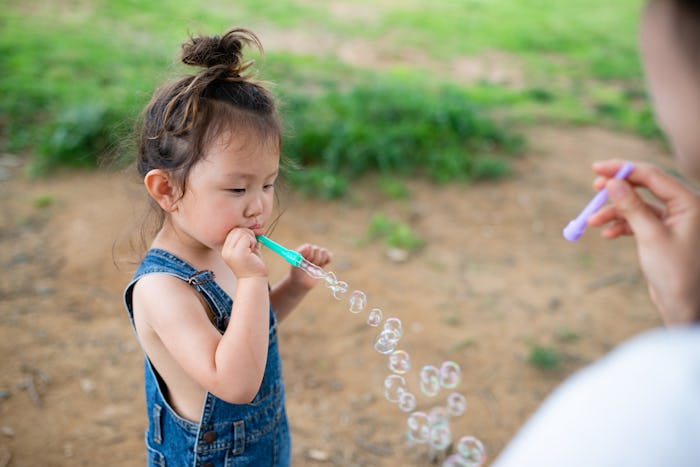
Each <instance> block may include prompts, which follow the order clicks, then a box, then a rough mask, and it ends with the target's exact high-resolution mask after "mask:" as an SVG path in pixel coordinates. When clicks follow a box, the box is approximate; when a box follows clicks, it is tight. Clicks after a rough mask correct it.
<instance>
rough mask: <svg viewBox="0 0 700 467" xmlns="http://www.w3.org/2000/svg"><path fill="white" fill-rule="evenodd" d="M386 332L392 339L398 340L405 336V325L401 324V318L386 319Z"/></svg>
mask: <svg viewBox="0 0 700 467" xmlns="http://www.w3.org/2000/svg"><path fill="white" fill-rule="evenodd" d="M384 332H386V333H387V335H389V336H393V337H391V339H392V340H395V341H396V342H398V341H399V339H401V336H403V326H402V325H401V320H400V319H399V318H388V319H387V320H386V321H384Z"/></svg>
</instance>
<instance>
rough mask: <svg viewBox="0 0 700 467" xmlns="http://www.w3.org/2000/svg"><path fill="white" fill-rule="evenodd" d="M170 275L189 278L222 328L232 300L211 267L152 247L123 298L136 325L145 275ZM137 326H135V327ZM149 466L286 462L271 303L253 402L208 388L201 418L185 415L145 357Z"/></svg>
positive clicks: (287, 444)
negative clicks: (228, 398) (136, 294)
mask: <svg viewBox="0 0 700 467" xmlns="http://www.w3.org/2000/svg"><path fill="white" fill-rule="evenodd" d="M153 273H164V274H170V275H173V276H175V277H178V278H180V279H182V280H183V281H186V282H188V283H189V284H190V285H192V287H194V289H195V290H196V291H197V292H198V293H199V294H201V296H202V297H203V298H204V299H205V300H206V302H207V303H208V304H209V307H210V309H211V312H212V313H213V315H214V317H215V320H216V327H217V329H218V330H219V331H220V332H222V333H223V332H224V330H225V329H226V325H227V324H228V320H229V317H230V315H231V306H232V304H233V301H232V300H231V297H229V296H228V294H227V293H226V292H224V291H223V290H222V289H221V288H220V287H219V286H218V285H217V283H216V282H215V281H214V275H213V273H212V272H210V271H197V270H195V269H194V268H193V267H192V266H191V265H189V264H187V263H186V262H184V261H183V260H181V259H180V258H178V257H176V256H175V255H173V254H171V253H168V252H167V251H164V250H159V249H151V250H149V251H148V253H147V254H146V257H145V258H144V259H143V262H142V263H141V265H140V266H139V268H138V270H137V271H136V274H134V278H133V279H132V281H131V283H129V285H128V286H127V288H126V290H125V291H124V302H125V305H126V308H127V310H128V312H129V317H130V318H131V324H132V325H134V316H133V301H132V293H133V288H134V284H135V283H136V281H138V280H139V279H140V278H141V277H142V276H144V275H146V274H153ZM134 329H135V327H134ZM144 367H145V389H146V408H147V411H148V430H147V431H146V448H147V451H148V465H149V466H159V467H166V466H167V467H173V466H177V467H180V466H182V467H224V466H243V465H249V466H288V465H289V464H290V455H291V453H290V448H291V446H290V444H291V443H290V437H289V427H288V425H287V415H286V412H285V408H284V381H283V380H282V366H281V361H280V355H279V350H278V348H277V320H276V318H275V315H274V313H273V312H272V308H270V344H269V348H268V351H267V364H266V366H265V374H264V376H263V380H262V384H261V385H260V389H259V390H258V393H257V395H256V396H255V399H253V401H252V402H251V403H250V404H241V405H238V404H230V403H228V402H225V401H223V400H221V399H219V398H217V397H216V396H214V395H212V394H210V393H207V396H206V400H205V403H204V407H202V415H201V419H200V420H199V422H198V423H195V422H191V421H189V420H185V419H184V418H182V417H180V416H179V415H178V414H177V413H175V411H174V410H173V409H172V407H171V406H170V404H169V403H168V401H167V400H166V398H165V397H163V394H164V390H165V389H166V388H165V387H164V383H163V380H162V379H161V377H160V375H159V374H158V373H157V371H156V370H155V368H154V367H153V366H152V365H151V362H150V361H149V360H148V358H147V357H146V358H145V363H144Z"/></svg>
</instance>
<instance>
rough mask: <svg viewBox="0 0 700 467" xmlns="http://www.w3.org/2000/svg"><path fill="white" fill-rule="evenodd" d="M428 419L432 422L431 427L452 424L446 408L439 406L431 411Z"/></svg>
mask: <svg viewBox="0 0 700 467" xmlns="http://www.w3.org/2000/svg"><path fill="white" fill-rule="evenodd" d="M428 419H429V420H430V426H437V425H447V424H448V423H450V413H449V411H448V410H447V409H446V408H445V407H442V406H440V405H438V406H436V407H433V408H432V409H430V412H428Z"/></svg>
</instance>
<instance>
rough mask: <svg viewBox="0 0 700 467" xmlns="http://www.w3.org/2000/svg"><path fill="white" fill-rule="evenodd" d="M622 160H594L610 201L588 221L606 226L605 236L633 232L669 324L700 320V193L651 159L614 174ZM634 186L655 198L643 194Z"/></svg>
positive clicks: (599, 182) (598, 184)
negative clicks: (628, 171)
mask: <svg viewBox="0 0 700 467" xmlns="http://www.w3.org/2000/svg"><path fill="white" fill-rule="evenodd" d="M622 164H623V161H618V160H608V161H599V162H596V163H594V164H593V170H594V171H595V172H596V173H597V174H598V175H599V178H598V179H596V181H595V182H594V187H595V188H596V189H601V188H603V187H605V188H606V189H607V190H608V195H609V199H610V201H612V204H611V205H607V206H605V207H603V208H602V209H601V210H600V211H598V212H597V213H596V214H595V215H593V216H591V218H590V219H589V221H588V224H589V225H591V226H595V227H600V226H604V225H605V227H604V228H603V230H602V232H601V235H602V236H603V237H605V238H610V239H614V238H618V237H620V236H624V235H633V236H634V238H635V240H636V242H637V253H638V255H639V263H640V265H641V268H642V272H643V273H644V276H645V277H646V279H647V283H648V286H649V292H650V295H651V299H652V301H653V302H654V304H655V305H656V307H657V308H658V310H659V312H660V313H661V317H662V319H663V320H664V322H665V323H666V324H667V325H676V324H688V323H691V322H695V321H700V195H699V194H698V193H697V192H695V191H694V190H692V189H691V188H690V187H688V186H687V185H685V184H684V183H682V182H681V181H680V180H678V179H676V178H674V177H672V176H670V175H668V174H666V173H665V172H663V171H662V170H661V169H659V168H658V167H656V166H654V165H651V164H645V163H636V164H635V166H634V170H633V171H632V173H631V174H630V175H629V176H628V177H627V179H626V180H617V179H614V178H612V177H613V175H614V174H615V173H616V172H617V170H618V169H619V168H620V167H621V166H622ZM635 188H646V189H647V190H648V191H649V192H650V193H651V194H652V195H653V197H654V198H655V199H643V198H642V197H640V196H639V193H637V192H636V190H635ZM606 224H607V225H606Z"/></svg>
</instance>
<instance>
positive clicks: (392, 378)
mask: <svg viewBox="0 0 700 467" xmlns="http://www.w3.org/2000/svg"><path fill="white" fill-rule="evenodd" d="M404 392H406V380H405V379H404V377H403V376H399V375H389V376H387V377H386V378H385V379H384V397H386V398H387V400H388V401H389V402H398V401H399V398H400V397H401V394H403V393H404Z"/></svg>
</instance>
